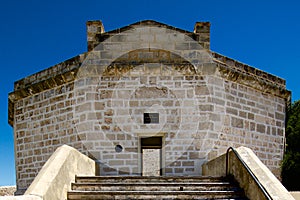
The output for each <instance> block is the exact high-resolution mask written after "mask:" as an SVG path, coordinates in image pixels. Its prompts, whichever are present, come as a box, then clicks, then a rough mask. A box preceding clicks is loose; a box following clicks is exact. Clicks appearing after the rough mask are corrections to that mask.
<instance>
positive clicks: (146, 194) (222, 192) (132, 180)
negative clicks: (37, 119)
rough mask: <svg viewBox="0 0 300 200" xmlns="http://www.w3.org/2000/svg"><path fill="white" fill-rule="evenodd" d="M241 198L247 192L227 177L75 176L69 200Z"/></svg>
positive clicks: (232, 199) (242, 199) (243, 199)
mask: <svg viewBox="0 0 300 200" xmlns="http://www.w3.org/2000/svg"><path fill="white" fill-rule="evenodd" d="M76 199H78V200H79V199H231V200H234V199H240V200H245V199H246V198H244V192H243V190H242V189H240V188H239V187H238V186H237V185H235V184H234V183H232V181H231V180H227V179H226V178H224V177H203V176H198V177H194V176H190V177H187V176H174V177H172V176H160V177H149V176H76V178H75V183H72V191H69V192H68V200H76Z"/></svg>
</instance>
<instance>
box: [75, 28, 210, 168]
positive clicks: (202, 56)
mask: <svg viewBox="0 0 300 200" xmlns="http://www.w3.org/2000/svg"><path fill="white" fill-rule="evenodd" d="M140 50H149V51H151V50H154V51H156V50H157V51H159V50H163V51H166V52H170V53H171V54H173V55H177V56H178V57H180V58H182V60H184V61H187V62H188V63H189V64H190V65H191V66H192V67H193V68H194V70H195V73H194V74H193V75H195V76H197V75H202V73H203V72H202V69H204V68H207V69H206V71H207V73H208V74H205V75H215V73H214V70H215V69H212V68H215V65H214V64H211V63H213V61H212V58H211V56H210V54H209V53H208V51H207V50H205V49H204V48H203V47H202V46H201V45H200V44H199V43H198V42H197V41H195V40H193V39H192V38H190V37H189V36H187V35H185V34H183V33H181V32H178V31H175V30H170V29H166V28H158V27H152V26H151V27H147V26H146V27H137V28H134V29H131V30H128V31H124V32H121V33H119V34H116V35H114V36H111V37H110V38H108V39H107V40H105V41H103V42H102V43H101V44H99V45H98V46H97V47H96V48H95V49H94V50H93V51H91V52H89V53H88V55H87V57H86V59H85V61H84V62H83V64H82V66H81V67H80V68H79V71H78V73H77V80H76V82H77V83H76V82H75V86H74V87H75V89H74V92H75V94H74V96H75V100H76V102H79V104H80V105H78V106H76V107H75V108H74V112H75V114H74V119H75V120H77V121H79V123H78V124H76V125H75V126H76V130H77V131H78V134H79V137H80V138H82V142H83V145H85V146H86V147H87V149H89V150H92V151H94V150H96V151H95V152H92V153H93V155H94V156H95V158H98V156H100V158H101V153H100V152H101V151H102V150H103V152H104V151H105V152H113V151H114V145H115V143H114V140H113V139H110V138H109V134H110V131H107V130H106V128H107V127H106V126H102V125H103V124H101V123H98V122H97V120H98V119H97V114H96V113H93V109H102V108H103V105H101V103H100V104H98V102H96V103H97V105H96V104H94V105H93V103H92V102H93V101H92V100H91V99H88V98H90V97H87V95H86V94H87V93H88V92H92V93H90V94H95V95H99V94H96V92H97V91H99V90H98V88H97V87H98V86H95V84H94V85H93V84H92V86H90V85H89V83H90V81H93V80H94V81H95V82H100V84H101V83H102V82H105V81H106V80H109V81H110V80H114V81H116V82H118V83H117V84H111V85H107V86H100V87H99V88H101V87H102V88H104V87H113V88H114V91H113V92H109V91H108V92H107V91H103V93H101V94H100V96H103V98H105V99H111V100H110V101H108V102H109V105H110V107H112V108H113V109H111V110H109V111H107V114H108V115H110V116H113V117H110V118H112V121H110V122H109V123H115V124H121V123H123V121H122V120H123V118H119V117H117V119H118V120H120V121H115V120H116V118H114V114H115V113H114V112H116V109H120V110H119V111H120V113H117V114H120V115H121V114H123V115H125V116H129V117H126V121H127V123H128V120H131V121H130V124H132V123H131V122H134V119H132V118H131V117H130V113H128V108H129V106H128V105H125V104H124V103H123V104H122V105H121V104H120V105H119V103H120V102H119V101H118V98H119V97H120V95H122V96H121V98H123V99H126V98H128V97H130V96H131V94H133V92H134V91H136V90H137V89H138V88H137V86H135V85H138V84H141V85H142V86H144V85H146V86H149V84H145V83H142V81H141V80H138V79H136V78H135V79H132V77H122V76H121V77H112V76H111V77H107V76H106V75H105V73H104V72H105V70H107V68H108V67H109V66H110V65H111V64H113V63H114V62H115V61H118V59H120V58H122V56H124V55H128V54H129V53H130V52H134V51H140ZM208 68H211V69H208ZM182 75H183V76H185V75H184V74H182ZM193 75H192V76H193ZM123 78H124V79H123ZM102 80H104V81H102ZM127 80H130V81H131V82H136V83H138V84H132V87H130V88H126V90H127V92H126V91H125V92H124V91H120V92H119V91H118V88H119V87H122V86H123V84H124V82H126V81H127ZM202 82H203V81H202ZM204 82H205V84H204V85H203V87H204V88H205V90H204V91H202V90H203V87H202V86H200V88H199V95H202V93H203V95H204V96H206V97H205V98H208V99H211V98H210V97H209V96H210V95H211V94H212V93H213V89H211V88H210V87H207V84H208V83H209V82H210V81H209V80H204ZM190 86H191V88H190V89H192V90H193V89H195V87H196V86H195V85H192V84H191V85H190ZM157 87H158V89H163V88H164V87H165V86H164V85H157ZM172 89H173V88H171V90H172ZM89 90H90V91H89ZM100 90H101V89H100ZM101 92H102V91H101ZM169 93H170V92H169ZM180 93H181V92H180V90H178V91H177V90H175V91H174V94H175V96H176V99H178V102H181V103H180V105H179V106H178V107H179V109H180V113H181V116H180V119H179V120H181V121H179V122H183V121H182V120H185V121H184V122H189V121H192V122H193V123H194V122H195V124H194V125H188V126H187V125H186V126H185V127H183V126H182V127H181V123H177V124H179V125H180V127H179V130H178V133H180V134H177V132H176V134H175V137H178V139H176V140H172V141H173V142H179V143H180V139H179V138H180V137H182V136H184V137H186V138H188V139H189V141H188V143H190V144H192V143H194V141H193V139H194V137H199V136H198V135H199V134H201V138H202V139H201V140H202V141H206V138H208V139H209V134H208V131H209V130H206V129H205V127H206V125H205V126H204V127H203V129H205V130H204V131H203V132H198V128H197V127H198V126H199V123H198V122H199V120H202V118H201V119H200V118H198V117H199V116H198V113H199V108H198V103H199V102H198V101H197V99H195V100H194V97H195V96H194V95H195V93H193V95H192V98H190V97H181V94H180ZM94 98H95V99H97V98H98V97H97V96H94ZM100 98H101V97H100ZM82 99H83V101H82ZM84 101H86V102H84ZM96 101H97V100H96ZM174 102H175V101H174ZM121 103H122V102H121ZM208 104H209V103H208ZM184 105H190V110H192V112H193V113H192V115H191V114H190V113H189V111H186V109H185V108H184ZM96 106H97V107H98V108H96ZM205 106H207V105H205ZM205 106H204V107H205ZM208 106H209V107H211V105H208ZM114 107H116V109H114ZM160 108H161V107H160V105H156V107H151V109H154V110H159V109H160ZM204 109H205V108H204ZM87 110H89V111H87ZM160 110H162V109H160ZM151 111H152V110H151ZM86 114H92V115H89V116H88V115H86ZM204 114H205V116H204V117H205V118H203V120H204V119H206V118H207V119H209V118H210V116H209V115H210V114H209V113H207V112H206V111H205V112H204ZM84 115H85V116H86V117H87V118H88V117H91V118H92V119H93V120H94V121H89V120H85V119H86V118H85V117H84ZM188 115H189V116H188ZM82 116H83V120H82V119H81V117H82ZM202 117H203V116H202ZM101 120H105V119H103V118H102V119H101ZM126 121H124V122H126ZM136 124H137V123H136ZM134 125H135V124H133V127H134ZM98 126H99V127H98ZM89 128H91V129H92V130H90V129H89ZM117 128H119V129H120V131H121V132H124V133H126V134H127V133H131V132H134V133H136V132H139V131H142V132H147V131H148V129H144V128H143V127H142V128H141V127H139V126H138V124H137V128H135V127H134V128H133V131H127V127H124V128H122V127H121V128H120V127H117ZM161 128H163V126H157V127H155V125H153V127H151V131H153V130H157V131H161V130H163V129H161ZM188 128H190V129H193V130H196V131H195V132H192V131H191V130H189V131H187V130H186V129H188ZM136 130H137V131H136ZM181 130H184V131H181ZM188 132H189V133H188ZM187 133H188V134H187ZM81 135H82V136H81ZM89 136H90V137H89ZM129 136H130V137H131V138H132V137H133V136H134V135H129ZM114 137H115V136H114ZM126 137H127V136H126ZM181 139H182V138H181ZM84 140H86V141H84ZM96 140H99V141H102V142H104V144H103V145H101V146H97V147H96V146H95V144H92V143H93V142H94V141H96ZM207 141H208V143H209V144H208V143H205V144H196V145H197V146H199V148H200V150H201V149H204V148H205V152H207V153H208V150H207V148H212V142H210V141H209V140H207ZM85 142H86V143H85ZM126 142H128V144H127V145H128V146H130V144H129V143H130V142H131V141H129V140H128V141H127V140H126ZM98 143H99V142H98ZM90 144H91V145H92V146H93V145H94V146H93V147H92V149H90V148H89V145H90ZM99 144H100V143H99ZM187 148H188V146H187ZM184 150H185V149H184ZM197 151H198V150H197ZM180 156H181V154H180V153H178V154H176V155H172V156H171V159H173V160H174V161H175V160H176V159H178V158H180ZM99 160H101V162H102V161H104V160H105V159H99ZM104 164H105V165H107V166H110V164H109V163H105V162H104Z"/></svg>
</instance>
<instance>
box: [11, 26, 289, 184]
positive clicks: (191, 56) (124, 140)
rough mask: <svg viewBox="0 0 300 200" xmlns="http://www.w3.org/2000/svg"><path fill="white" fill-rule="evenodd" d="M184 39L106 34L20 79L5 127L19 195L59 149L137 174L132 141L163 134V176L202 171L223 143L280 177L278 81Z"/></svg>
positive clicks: (281, 96) (168, 32)
mask: <svg viewBox="0 0 300 200" xmlns="http://www.w3.org/2000/svg"><path fill="white" fill-rule="evenodd" d="M101 30H102V29H101ZM119 32H120V30H119ZM104 35H105V34H104ZM104 35H103V37H104ZM187 35H188V36H187ZM191 35H193V34H192V33H187V34H185V32H184V31H182V30H180V31H179V30H178V29H170V28H164V27H162V25H161V24H160V25H159V26H158V27H155V26H153V25H145V26H143V25H142V26H140V25H138V24H134V25H133V27H127V28H126V30H125V31H124V32H120V34H117V33H115V32H109V33H107V34H106V35H105V37H106V38H107V40H104V41H102V42H101V43H100V44H99V45H98V46H96V47H95V49H94V51H91V52H89V53H88V54H85V55H80V56H79V57H80V59H79V57H78V59H77V60H76V59H75V60H70V61H68V62H66V63H69V65H67V64H66V63H61V64H59V65H57V66H55V67H52V68H50V69H49V71H47V70H45V71H43V72H41V73H39V74H36V75H33V76H30V77H27V78H25V79H24V80H21V81H19V82H17V83H16V84H15V91H14V93H12V94H11V95H10V103H11V104H10V119H13V122H10V123H12V124H13V126H14V132H15V149H16V166H17V188H18V190H22V189H26V188H27V187H28V186H29V185H30V183H31V182H32V181H33V179H34V177H35V176H36V175H37V173H38V172H39V170H40V169H41V167H42V166H43V164H44V163H45V162H46V161H47V159H48V158H49V157H50V155H51V154H52V153H53V152H54V151H55V149H56V148H57V147H59V146H61V145H62V144H68V145H70V146H73V147H75V148H76V149H78V150H79V151H81V152H82V153H84V154H86V155H89V156H90V157H92V158H94V159H97V160H98V161H99V164H100V166H101V168H100V170H101V172H100V173H101V175H128V174H134V175H136V174H140V172H141V163H140V162H141V151H140V140H139V138H140V137H151V136H161V137H163V148H162V154H163V155H162V157H163V159H162V160H163V163H162V166H163V168H164V173H165V174H166V175H199V174H200V173H201V165H202V164H203V163H204V162H206V161H207V160H210V159H212V158H215V157H216V156H218V155H220V154H223V153H224V152H225V151H226V150H227V148H228V147H229V146H234V147H238V146H246V147H249V148H251V149H252V150H254V152H255V153H256V154H257V155H258V157H259V158H260V159H261V160H262V161H263V162H264V163H265V164H266V165H267V166H268V167H269V168H270V169H271V170H272V171H273V172H274V173H275V174H276V175H277V176H279V169H280V161H281V160H282V157H283V151H284V143H285V141H284V136H285V133H284V127H285V124H284V123H285V109H286V103H287V101H288V100H287V98H288V94H289V93H288V92H287V91H286V90H285V88H283V87H284V81H282V79H279V78H276V77H274V76H268V77H265V76H264V78H260V76H262V75H265V73H262V72H261V71H259V70H254V72H255V73H256V72H257V74H253V73H252V72H250V71H249V69H250V70H253V68H250V67H247V66H243V65H240V67H242V68H243V69H239V68H238V67H236V66H235V67H232V66H230V64H228V62H229V61H228V60H229V59H228V60H226V63H222V62H221V61H222V59H223V57H221V56H220V55H217V54H215V53H212V54H211V52H209V51H208V50H207V49H204V48H202V46H201V45H199V43H198V41H195V40H194V39H193V38H192V37H190V36H191ZM96 36H97V35H95V37H96ZM108 36H109V37H108ZM99 37H100V36H99ZM205 37H207V36H205ZM100 39H101V37H100ZM208 41H209V40H208ZM93 45H96V43H95V44H94V43H93ZM207 45H208V44H207ZM212 55H214V56H215V57H216V58H214V57H213V56H212ZM216 55H217V56H216ZM235 64H237V63H235ZM237 65H238V64H237ZM57 69H61V72H60V71H59V70H57ZM48 72H49V73H48ZM50 72H51V73H50ZM52 72H53V73H54V74H55V75H53V73H52ZM69 72H70V73H69ZM60 73H61V74H64V75H61V74H60ZM45 74H46V75H47V76H44V75H45ZM261 74H262V75H261ZM51 76H53V77H51ZM270 78H271V79H272V81H274V80H275V82H276V80H280V84H278V85H276V84H274V83H273V82H272V81H270V82H268V80H269V79H270ZM144 113H158V114H159V123H158V124H144V123H143V114H144ZM116 145H121V146H122V148H123V149H121V151H120V152H117V151H116Z"/></svg>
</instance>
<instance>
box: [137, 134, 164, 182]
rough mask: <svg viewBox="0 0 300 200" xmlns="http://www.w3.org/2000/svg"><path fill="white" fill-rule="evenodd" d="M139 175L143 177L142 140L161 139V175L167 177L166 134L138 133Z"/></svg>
mask: <svg viewBox="0 0 300 200" xmlns="http://www.w3.org/2000/svg"><path fill="white" fill-rule="evenodd" d="M137 135H138V152H139V153H138V173H139V175H140V176H143V168H142V165H143V160H142V159H143V156H142V144H141V139H142V138H149V137H161V140H162V145H161V152H160V156H161V157H160V175H161V176H164V175H165V166H166V164H165V163H166V156H165V155H166V152H165V139H166V133H156V134H150V133H138V134H137Z"/></svg>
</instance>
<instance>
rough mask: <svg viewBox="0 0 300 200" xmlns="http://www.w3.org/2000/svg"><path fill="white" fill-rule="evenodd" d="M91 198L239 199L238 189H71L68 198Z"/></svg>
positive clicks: (244, 199) (75, 199) (69, 199)
mask: <svg viewBox="0 0 300 200" xmlns="http://www.w3.org/2000/svg"><path fill="white" fill-rule="evenodd" d="M80 199H85V200H91V199H94V200H95V199H198V200H199V199H231V200H233V199H239V200H242V199H243V200H246V198H243V194H242V192H237V191H172V192H170V191H71V192H69V193H68V200H80Z"/></svg>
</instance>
